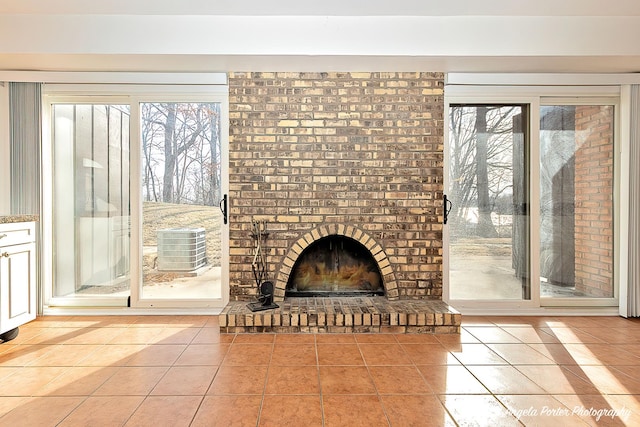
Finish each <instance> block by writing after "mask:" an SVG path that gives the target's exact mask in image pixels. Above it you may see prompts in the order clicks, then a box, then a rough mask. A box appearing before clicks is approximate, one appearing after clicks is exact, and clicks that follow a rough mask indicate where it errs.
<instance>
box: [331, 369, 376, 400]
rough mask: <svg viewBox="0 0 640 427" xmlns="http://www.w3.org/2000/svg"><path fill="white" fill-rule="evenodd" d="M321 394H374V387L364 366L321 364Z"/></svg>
mask: <svg viewBox="0 0 640 427" xmlns="http://www.w3.org/2000/svg"><path fill="white" fill-rule="evenodd" d="M320 387H321V390H322V393H323V394H341V395H346V394H375V393H376V388H375V385H374V384H373V380H372V379H371V376H370V375H369V371H368V369H367V368H366V367H364V366H321V367H320Z"/></svg>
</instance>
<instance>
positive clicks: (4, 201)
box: [0, 82, 11, 215]
mask: <svg viewBox="0 0 640 427" xmlns="http://www.w3.org/2000/svg"><path fill="white" fill-rule="evenodd" d="M10 171H11V150H10V149H9V87H8V85H7V84H6V83H3V82H0V215H8V214H10V213H11V176H10Z"/></svg>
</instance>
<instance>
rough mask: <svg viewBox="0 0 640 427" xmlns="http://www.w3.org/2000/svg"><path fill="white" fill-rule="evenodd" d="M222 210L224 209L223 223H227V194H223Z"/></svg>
mask: <svg viewBox="0 0 640 427" xmlns="http://www.w3.org/2000/svg"><path fill="white" fill-rule="evenodd" d="M220 210H221V211H222V223H223V224H226V223H227V195H226V194H225V195H224V196H222V200H220Z"/></svg>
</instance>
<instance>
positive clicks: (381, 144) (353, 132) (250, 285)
mask: <svg viewBox="0 0 640 427" xmlns="http://www.w3.org/2000/svg"><path fill="white" fill-rule="evenodd" d="M443 78H444V76H443V74H442V73H422V72H415V73H407V72H402V73H377V72H363V73H346V72H330V73H297V72H296V73H288V72H287V73H281V72H277V73H275V72H274V73H250V72H235V73H230V74H229V116H230V117H229V119H230V125H229V135H230V136H229V180H230V183H229V227H230V228H229V237H230V239H229V240H230V266H229V280H230V300H231V303H230V306H229V307H228V309H225V312H227V313H228V312H229V311H233V310H237V307H239V306H240V305H245V304H246V302H248V301H251V300H253V299H255V296H256V294H257V286H256V282H255V278H254V274H253V271H252V268H251V263H252V259H253V249H254V243H255V241H254V237H253V236H252V221H265V222H266V229H267V230H266V231H267V239H266V240H265V242H264V243H265V245H264V249H265V253H266V256H267V261H268V279H269V280H271V281H272V282H273V283H274V286H275V291H274V295H275V300H276V302H282V301H283V300H284V296H285V287H286V283H287V280H288V277H289V274H290V273H291V269H292V267H293V263H294V262H295V260H296V257H297V256H298V255H299V254H300V253H301V251H302V250H304V249H305V248H306V247H307V246H308V245H310V244H311V243H313V241H315V240H317V239H319V238H322V237H325V236H327V235H331V234H339V235H345V236H347V237H350V238H353V239H355V240H357V241H358V242H360V243H362V244H363V245H364V246H365V247H367V248H368V249H369V250H371V252H372V255H373V256H374V258H375V259H376V260H377V261H378V266H379V268H380V271H381V273H382V276H383V282H384V286H385V296H384V297H381V298H383V299H385V300H386V301H389V302H393V301H402V300H424V301H432V302H434V303H436V304H438V303H440V305H444V306H446V304H443V303H442V301H441V299H442V192H443V147H444V144H443V142H444V141H443V138H444V136H443V135H444V128H443V126H444V116H443V115H444V80H443ZM232 306H233V307H232ZM234 307H235V308H234ZM223 313H224V312H223ZM454 317H456V318H458V320H459V315H458V316H449V318H451V319H453V318H454ZM452 322H453V320H452ZM453 323H455V322H453ZM221 324H222V321H221ZM227 324H228V323H227ZM458 324H459V322H458Z"/></svg>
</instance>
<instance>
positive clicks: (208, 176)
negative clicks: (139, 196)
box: [141, 103, 220, 205]
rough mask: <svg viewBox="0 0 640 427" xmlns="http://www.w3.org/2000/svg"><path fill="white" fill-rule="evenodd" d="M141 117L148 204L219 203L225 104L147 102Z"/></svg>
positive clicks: (145, 187)
mask: <svg viewBox="0 0 640 427" xmlns="http://www.w3.org/2000/svg"><path fill="white" fill-rule="evenodd" d="M141 112H142V122H143V125H142V138H143V141H142V147H143V155H144V160H145V165H144V166H145V167H144V192H145V199H146V200H155V201H163V202H166V203H189V204H209V205H214V204H215V203H217V200H218V199H219V196H218V195H219V187H220V177H219V173H220V172H219V155H220V130H219V121H220V114H219V112H220V106H219V104H217V103H198V104H196V103H145V104H143V106H142V109H141ZM160 186H161V188H160ZM158 194H162V196H161V200H158V198H159V197H158Z"/></svg>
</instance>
